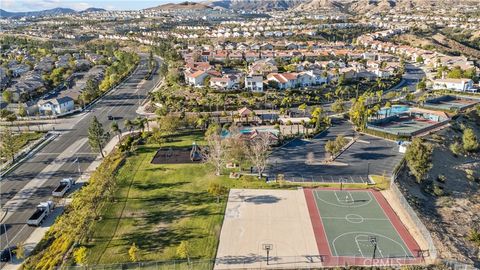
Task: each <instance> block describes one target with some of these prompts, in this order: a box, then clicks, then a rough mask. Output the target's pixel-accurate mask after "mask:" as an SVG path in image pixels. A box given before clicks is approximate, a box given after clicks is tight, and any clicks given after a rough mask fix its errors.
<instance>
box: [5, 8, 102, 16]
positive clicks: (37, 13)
mask: <svg viewBox="0 0 480 270" xmlns="http://www.w3.org/2000/svg"><path fill="white" fill-rule="evenodd" d="M94 11H105V9H103V8H93V7H92V8H87V9H85V10H83V11H75V10H73V9H71V8H61V7H58V8H52V9H46V10H40V11H26V12H10V11H6V10H3V9H0V17H2V18H19V17H44V16H54V15H64V14H74V13H85V12H94Z"/></svg>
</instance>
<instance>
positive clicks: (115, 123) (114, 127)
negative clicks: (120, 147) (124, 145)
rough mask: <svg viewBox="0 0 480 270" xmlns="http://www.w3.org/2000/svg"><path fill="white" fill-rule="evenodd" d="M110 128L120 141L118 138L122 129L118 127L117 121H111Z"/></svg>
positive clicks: (120, 136) (120, 137)
mask: <svg viewBox="0 0 480 270" xmlns="http://www.w3.org/2000/svg"><path fill="white" fill-rule="evenodd" d="M110 130H111V131H112V133H117V136H118V140H119V141H120V139H122V131H121V130H120V128H119V127H118V123H117V122H115V121H114V122H112V125H111V126H110Z"/></svg>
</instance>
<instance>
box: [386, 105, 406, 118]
mask: <svg viewBox="0 0 480 270" xmlns="http://www.w3.org/2000/svg"><path fill="white" fill-rule="evenodd" d="M408 110H410V107H408V106H407V105H393V106H392V107H391V108H382V109H381V110H379V111H378V115H380V116H383V117H388V116H392V115H396V114H400V113H404V112H408Z"/></svg>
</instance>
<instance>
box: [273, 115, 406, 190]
mask: <svg viewBox="0 0 480 270" xmlns="http://www.w3.org/2000/svg"><path fill="white" fill-rule="evenodd" d="M332 123H333V126H332V127H331V128H329V129H328V130H326V131H324V132H323V133H321V134H319V135H317V137H315V138H314V139H312V140H308V141H307V140H302V139H296V140H294V141H291V142H290V143H288V144H286V145H284V146H282V147H280V148H278V149H275V150H274V152H273V153H272V155H271V156H270V159H269V168H268V175H269V177H271V178H276V177H278V175H279V174H282V175H283V177H284V179H285V180H288V181H294V182H344V183H366V182H368V181H369V180H368V175H385V176H390V175H391V173H392V171H393V169H394V168H395V166H396V165H397V164H398V163H399V162H400V160H401V158H402V156H403V154H402V153H400V152H398V145H397V144H396V143H395V142H392V141H386V140H383V139H380V138H376V137H372V136H367V135H359V136H358V140H357V141H356V142H355V143H353V144H352V145H351V146H350V147H349V148H348V149H347V150H346V151H345V152H343V153H342V154H341V155H340V156H339V157H337V159H336V160H335V162H333V163H330V164H324V163H323V160H324V159H325V157H326V155H327V154H326V152H325V144H326V143H327V141H328V140H334V139H335V137H336V136H338V135H343V136H345V137H353V136H355V135H358V134H356V132H355V131H354V130H353V129H352V125H351V124H350V123H349V122H348V121H345V120H340V119H337V120H335V121H333V122H332Z"/></svg>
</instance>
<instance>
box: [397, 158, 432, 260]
mask: <svg viewBox="0 0 480 270" xmlns="http://www.w3.org/2000/svg"><path fill="white" fill-rule="evenodd" d="M405 166H406V162H405V159H403V160H402V162H401V163H400V165H399V166H398V167H397V168H395V171H394V173H393V175H392V178H391V182H390V190H391V191H392V194H393V195H395V196H396V197H397V199H398V201H399V202H400V205H401V206H402V207H403V209H405V211H406V212H407V214H408V215H409V217H410V219H411V220H412V221H413V222H414V223H415V226H416V227H417V229H418V230H419V231H420V233H421V234H422V235H423V237H424V238H425V241H426V242H427V245H428V254H423V255H424V256H428V257H430V258H431V259H433V260H434V259H436V258H437V249H436V248H435V244H434V243H433V239H432V236H431V234H430V231H429V230H428V229H427V227H425V225H424V224H423V222H422V221H421V220H420V218H419V217H418V215H417V213H416V212H415V210H413V208H412V207H411V206H410V204H409V203H408V201H407V199H406V198H405V197H404V196H403V194H402V192H401V191H400V189H399V188H398V185H397V183H396V180H397V177H398V175H399V173H400V172H401V171H402V170H403V169H405V168H406V167H405Z"/></svg>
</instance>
